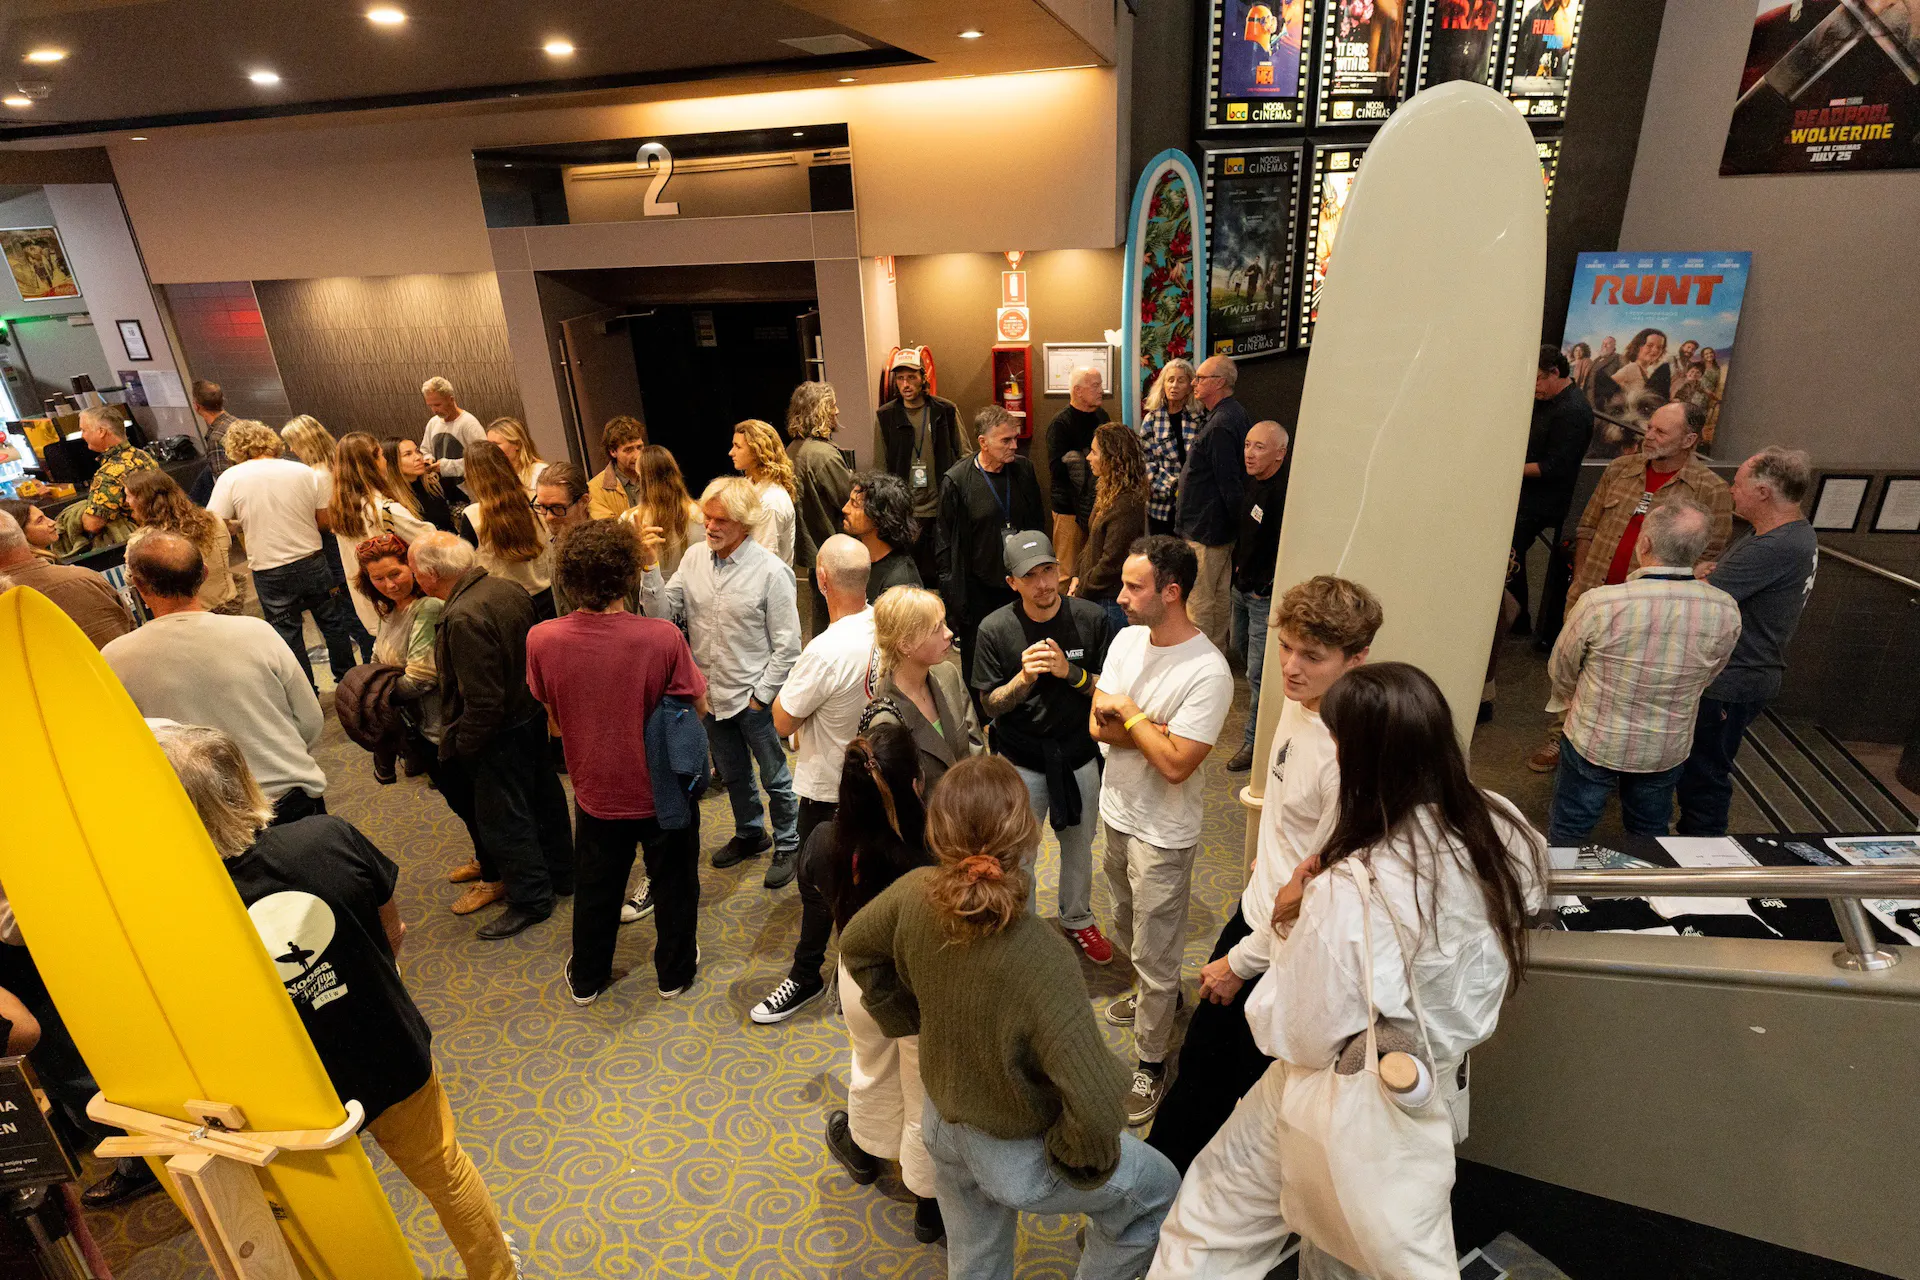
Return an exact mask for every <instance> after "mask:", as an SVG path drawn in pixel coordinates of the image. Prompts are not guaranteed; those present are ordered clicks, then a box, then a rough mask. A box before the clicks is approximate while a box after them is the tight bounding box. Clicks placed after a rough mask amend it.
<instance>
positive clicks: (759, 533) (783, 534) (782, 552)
mask: <svg viewBox="0 0 1920 1280" xmlns="http://www.w3.org/2000/svg"><path fill="white" fill-rule="evenodd" d="M759 492H760V509H761V516H760V523H759V524H758V525H756V526H754V530H753V536H754V538H755V539H756V540H757V541H759V542H760V543H762V544H764V545H765V546H766V548H767V550H769V551H771V552H773V554H775V555H776V556H779V557H780V559H781V561H782V562H783V563H785V564H786V566H787V567H788V568H789V569H791V568H792V567H793V538H794V529H795V528H796V527H797V526H798V524H799V515H798V514H797V513H796V512H795V511H794V509H793V499H792V498H791V497H789V496H787V491H786V490H785V489H783V488H781V487H780V486H779V485H777V484H775V483H774V482H773V481H771V480H769V481H767V483H765V484H763V485H761V486H760V488H759Z"/></svg>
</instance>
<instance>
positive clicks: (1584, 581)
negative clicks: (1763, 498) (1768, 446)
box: [1567, 453, 1733, 755]
mask: <svg viewBox="0 0 1920 1280" xmlns="http://www.w3.org/2000/svg"><path fill="white" fill-rule="evenodd" d="M1646 492H1647V458H1646V455H1645V454H1642V453H1629V454H1627V455H1625V456H1624V457H1619V458H1615V459H1614V460H1613V461H1612V462H1610V463H1608V464H1607V469H1606V471H1605V472H1604V473H1602V474H1601V476H1600V483H1599V484H1598V485H1596V486H1595V487H1594V490H1593V496H1592V497H1591V498H1589V499H1587V507H1586V510H1585V511H1583V512H1581V514H1580V527H1579V529H1578V530H1576V531H1575V533H1574V537H1575V538H1576V539H1578V540H1587V550H1586V558H1585V559H1583V560H1581V562H1580V571H1579V572H1578V573H1576V574H1574V576H1573V586H1572V588H1571V589H1570V590H1569V591H1568V592H1567V604H1568V606H1569V607H1571V606H1572V605H1573V602H1574V601H1575V600H1578V599H1579V598H1580V596H1581V595H1582V594H1583V593H1584V592H1586V591H1589V590H1591V589H1592V588H1594V587H1597V586H1600V585H1601V584H1602V583H1604V582H1605V581H1606V580H1607V570H1608V569H1609V568H1611V567H1612V565H1613V553H1614V552H1615V551H1617V550H1619V548H1620V539H1621V537H1622V535H1624V534H1625V533H1626V531H1627V526H1628V525H1629V524H1631V523H1632V522H1633V515H1634V512H1636V511H1638V510H1639V509H1640V499H1641V498H1642V497H1644V496H1645V494H1646ZM1670 493H1673V494H1683V495H1685V496H1686V497H1689V498H1692V499H1693V500H1694V501H1695V502H1697V503H1699V504H1700V505H1701V506H1703V507H1705V508H1706V509H1707V515H1708V523H1707V549H1706V552H1705V553H1704V554H1703V555H1702V556H1701V557H1700V558H1701V559H1702V560H1709V561H1711V560H1718V559H1719V558H1720V553H1721V552H1722V551H1725V550H1726V549H1727V540H1728V539H1729V538H1730V537H1732V536H1733V491H1732V490H1730V489H1728V488H1727V482H1726V481H1725V480H1722V479H1721V478H1720V477H1719V476H1717V475H1715V474H1713V472H1712V471H1711V470H1710V469H1709V468H1708V467H1707V464H1706V463H1704V462H1702V461H1700V460H1699V459H1698V458H1688V459H1687V465H1686V466H1684V467H1682V468H1680V474H1679V475H1676V476H1675V477H1674V478H1673V479H1671V480H1669V481H1667V483H1666V484H1664V485H1662V486H1661V488H1660V494H1661V496H1663V497H1664V496H1665V495H1667V494H1670ZM1639 567H1640V562H1639V561H1638V560H1629V562H1628V564H1627V568H1628V569H1629V570H1633V569H1638V568H1639ZM1581 754H1582V755H1584V754H1586V753H1585V752H1582V753H1581Z"/></svg>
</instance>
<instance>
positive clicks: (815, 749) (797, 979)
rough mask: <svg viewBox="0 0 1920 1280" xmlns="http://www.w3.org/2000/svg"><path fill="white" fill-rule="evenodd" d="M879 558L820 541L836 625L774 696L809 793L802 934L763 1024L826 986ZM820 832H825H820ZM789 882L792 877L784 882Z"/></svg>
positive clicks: (762, 1008) (819, 566) (763, 1006)
mask: <svg viewBox="0 0 1920 1280" xmlns="http://www.w3.org/2000/svg"><path fill="white" fill-rule="evenodd" d="M871 564H872V558H871V557H870V556H868V555H867V549H866V548H865V547H864V546H862V545H861V544H860V542H859V541H858V540H857V539H854V538H850V537H848V536H847V535H846V534H844V533H836V534H834V535H833V536H832V537H831V538H828V539H827V540H826V541H825V542H823V543H821V544H820V551H819V553H818V555H817V556H816V557H815V560H814V570H815V580H816V581H817V582H818V583H819V585H820V591H821V593H822V594H823V595H825V597H826V600H827V618H828V625H827V627H826V628H825V629H824V630H822V631H821V632H820V634H819V635H817V636H815V637H814V638H813V642H812V643H811V644H809V645H808V646H807V647H806V648H805V649H802V650H801V651H800V657H799V658H798V659H797V660H796V661H795V662H794V664H793V670H792V671H790V672H788V673H787V682H786V684H784V685H782V686H781V688H780V692H779V694H778V695H777V696H776V697H775V698H774V700H773V727H774V729H775V730H777V731H778V732H779V734H780V736H781V737H786V736H788V735H791V734H798V735H799V742H800V749H799V751H798V752H797V753H796V756H795V764H794V769H793V789H794V791H795V792H797V793H798V794H799V796H800V854H799V856H798V858H796V859H795V867H796V869H797V871H798V874H799V879H800V938H799V940H798V941H797V942H795V943H794V946H793V967H792V968H791V969H790V970H789V971H788V973H787V977H786V980H785V981H784V982H782V983H781V984H780V985H779V986H777V987H775V988H774V989H773V991H772V993H771V994H769V995H768V996H767V998H766V999H764V1000H762V1001H761V1002H760V1003H758V1004H756V1005H754V1006H753V1008H752V1010H751V1011H749V1013H748V1015H747V1016H748V1017H750V1018H752V1019H753V1020H754V1021H755V1022H758V1023H761V1024H762V1025H765V1024H768V1023H774V1022H784V1021H786V1020H787V1019H788V1018H790V1017H792V1016H793V1014H794V1013H795V1012H797V1011H798V1010H799V1008H800V1006H801V1005H804V1004H806V1003H807V1002H808V1001H810V1000H812V999H813V998H814V997H815V996H818V995H819V994H820V993H821V992H823V991H825V990H826V989H827V988H826V983H825V982H824V981H823V980H822V979H821V976H820V968H821V965H822V964H824V963H825V961H826V956H827V940H828V939H829V938H830V937H832V936H833V907H832V905H831V904H830V903H829V902H828V901H827V884H826V870H827V862H828V860H829V859H830V858H831V857H832V853H833V827H832V826H831V825H830V824H831V823H832V821H833V815H834V812H835V810H837V809H838V808H839V804H840V770H841V765H842V763H843V762H844V760H845V759H846V754H847V744H848V743H849V742H852V741H853V738H854V735H855V734H857V733H859V731H860V715H861V713H862V712H863V711H865V710H866V707H867V700H868V697H869V696H870V694H871V687H870V683H869V682H870V680H871V679H872V678H873V672H872V667H873V609H872V607H871V606H869V605H868V604H867V573H868V570H869V568H870V566H871ZM816 832H817V833H818V834H816ZM781 883H783V884H784V883H785V881H782V882H781Z"/></svg>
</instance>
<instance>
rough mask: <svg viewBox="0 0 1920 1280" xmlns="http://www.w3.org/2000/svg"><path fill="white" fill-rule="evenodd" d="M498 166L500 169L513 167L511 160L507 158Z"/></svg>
mask: <svg viewBox="0 0 1920 1280" xmlns="http://www.w3.org/2000/svg"><path fill="white" fill-rule="evenodd" d="M500 167H501V168H502V169H511V168H513V161H511V160H509V161H507V162H506V163H505V164H503V165H501V166H500Z"/></svg>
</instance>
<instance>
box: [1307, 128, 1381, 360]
mask: <svg viewBox="0 0 1920 1280" xmlns="http://www.w3.org/2000/svg"><path fill="white" fill-rule="evenodd" d="M1365 151H1366V148H1365V147H1315V148H1314V149H1313V177H1312V185H1311V186H1310V187H1309V188H1308V195H1307V240H1306V244H1305V246H1304V249H1305V253H1304V254H1303V255H1302V258H1301V266H1300V280H1301V285H1300V341H1299V344H1298V345H1300V346H1303V347H1304V346H1307V345H1308V344H1309V343H1311V342H1312V341H1313V325H1314V321H1316V320H1318V319H1319V318H1320V290H1321V289H1323V288H1324V287H1325V286H1326V283H1327V263H1328V262H1329V261H1331V260H1332V258H1333V242H1334V240H1335V239H1336V238H1337V237H1338V236H1339V234H1340V219H1341V218H1342V216H1344V215H1345V213H1346V211H1347V200H1348V199H1349V198H1350V197H1351V196H1352V195H1353V179H1354V175H1356V174H1358V173H1359V172H1360V157H1361V155H1362V154H1363V153H1364V152H1365Z"/></svg>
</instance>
